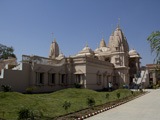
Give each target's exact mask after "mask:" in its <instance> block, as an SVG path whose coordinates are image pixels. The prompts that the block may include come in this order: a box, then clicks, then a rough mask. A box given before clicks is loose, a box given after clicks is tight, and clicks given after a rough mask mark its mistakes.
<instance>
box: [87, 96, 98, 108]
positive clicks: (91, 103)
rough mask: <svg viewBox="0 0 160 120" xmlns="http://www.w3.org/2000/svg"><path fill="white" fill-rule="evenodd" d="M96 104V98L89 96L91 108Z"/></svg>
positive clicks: (88, 102)
mask: <svg viewBox="0 0 160 120" xmlns="http://www.w3.org/2000/svg"><path fill="white" fill-rule="evenodd" d="M95 104H96V102H95V100H94V98H92V97H88V98H87V105H88V106H89V107H90V108H91V109H94V106H95Z"/></svg>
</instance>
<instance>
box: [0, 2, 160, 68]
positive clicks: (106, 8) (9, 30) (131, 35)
mask: <svg viewBox="0 0 160 120" xmlns="http://www.w3.org/2000/svg"><path fill="white" fill-rule="evenodd" d="M159 5H160V0H0V44H3V45H6V46H12V47H13V48H14V49H15V51H14V53H15V54H16V56H17V58H18V61H21V60H22V55H23V54H24V55H38V56H42V57H48V55H49V48H50V45H51V42H52V34H51V33H52V32H53V36H54V37H55V38H56V41H57V43H58V45H59V48H60V51H62V52H63V54H64V55H65V56H66V57H68V56H70V55H76V54H78V52H79V51H80V50H82V49H83V48H84V47H85V45H86V42H87V43H88V46H89V47H90V48H91V49H92V50H95V49H96V48H97V44H99V43H100V41H101V39H102V32H103V37H104V40H105V42H106V44H108V40H109V37H110V35H111V32H112V27H111V25H112V24H113V29H114V30H115V29H116V28H117V24H118V18H120V28H121V29H122V31H123V32H124V34H125V36H126V38H127V41H128V43H129V47H130V49H131V48H132V47H133V48H134V49H135V50H136V51H137V52H138V53H139V54H140V56H141V57H142V59H141V65H142V66H144V65H146V64H152V63H153V55H151V50H150V45H149V43H148V42H147V38H148V37H149V35H151V33H152V32H153V31H157V30H159V31H160V15H159V13H160V7H159Z"/></svg>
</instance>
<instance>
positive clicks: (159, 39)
mask: <svg viewBox="0 0 160 120" xmlns="http://www.w3.org/2000/svg"><path fill="white" fill-rule="evenodd" d="M147 41H148V42H149V44H150V47H151V53H154V54H155V58H154V62H155V63H156V64H160V31H156V32H152V34H151V35H150V36H149V37H148V38H147Z"/></svg>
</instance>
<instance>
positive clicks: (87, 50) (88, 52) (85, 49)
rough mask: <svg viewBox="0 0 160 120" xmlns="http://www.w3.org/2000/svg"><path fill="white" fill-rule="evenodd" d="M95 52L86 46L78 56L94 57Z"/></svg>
mask: <svg viewBox="0 0 160 120" xmlns="http://www.w3.org/2000/svg"><path fill="white" fill-rule="evenodd" d="M93 53H94V52H93V51H92V49H91V48H90V47H88V45H87V44H86V47H84V48H83V49H82V50H81V51H80V52H79V53H78V56H81V55H82V56H83V55H87V56H88V55H89V56H90V55H93Z"/></svg>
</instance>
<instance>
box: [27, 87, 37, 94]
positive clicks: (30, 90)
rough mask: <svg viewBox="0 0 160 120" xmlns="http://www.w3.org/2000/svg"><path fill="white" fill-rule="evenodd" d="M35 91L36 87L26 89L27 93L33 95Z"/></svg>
mask: <svg viewBox="0 0 160 120" xmlns="http://www.w3.org/2000/svg"><path fill="white" fill-rule="evenodd" d="M35 89H36V88H35V87H32V88H27V89H26V92H27V93H28V94H32V93H33V90H35Z"/></svg>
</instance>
